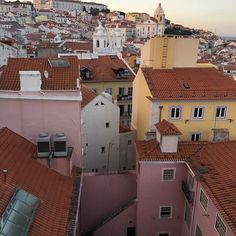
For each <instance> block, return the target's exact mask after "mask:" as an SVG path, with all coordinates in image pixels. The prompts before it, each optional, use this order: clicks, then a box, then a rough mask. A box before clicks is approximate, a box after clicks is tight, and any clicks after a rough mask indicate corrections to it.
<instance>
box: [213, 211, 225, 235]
mask: <svg viewBox="0 0 236 236" xmlns="http://www.w3.org/2000/svg"><path fill="white" fill-rule="evenodd" d="M217 216H218V217H219V218H220V220H221V222H222V223H223V225H224V226H225V234H224V235H223V236H226V235H227V226H226V224H225V222H224V221H223V220H222V217H221V216H220V215H219V214H218V213H217V214H216V218H215V224H214V228H215V230H216V232H217V234H218V235H219V236H222V235H220V233H219V232H218V230H217V228H216V220H217Z"/></svg>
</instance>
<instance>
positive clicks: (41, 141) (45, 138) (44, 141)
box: [37, 133, 51, 157]
mask: <svg viewBox="0 0 236 236" xmlns="http://www.w3.org/2000/svg"><path fill="white" fill-rule="evenodd" d="M50 152H51V142H50V136H49V134H48V133H41V134H39V136H38V138H37V154H38V157H49V154H50Z"/></svg>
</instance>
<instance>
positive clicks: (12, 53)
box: [0, 41, 18, 67]
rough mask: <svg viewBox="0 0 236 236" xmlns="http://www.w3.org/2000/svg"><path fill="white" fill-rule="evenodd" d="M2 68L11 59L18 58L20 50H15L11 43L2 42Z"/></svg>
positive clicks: (0, 47)
mask: <svg viewBox="0 0 236 236" xmlns="http://www.w3.org/2000/svg"><path fill="white" fill-rule="evenodd" d="M0 55H1V57H0V67H2V66H3V65H6V64H7V60H8V58H9V57H17V56H18V50H17V48H15V47H14V46H13V45H12V43H11V42H8V41H0Z"/></svg>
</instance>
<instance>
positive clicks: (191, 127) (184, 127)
mask: <svg viewBox="0 0 236 236" xmlns="http://www.w3.org/2000/svg"><path fill="white" fill-rule="evenodd" d="M160 105H162V106H163V110H162V117H161V118H162V119H166V120H169V121H171V122H172V123H174V124H175V125H176V127H177V128H178V129H179V130H180V131H181V132H182V133H183V135H182V136H181V140H189V138H190V134H191V133H194V132H199V133H202V136H201V137H202V140H206V141H208V140H209V138H210V135H211V129H212V128H227V129H229V133H230V139H231V140H236V119H234V118H235V117H236V101H171V102H168V101H166V102H160ZM172 106H181V107H182V117H181V119H180V120H171V119H169V109H170V107H172ZM193 106H204V107H205V109H204V118H203V119H202V120H193V119H192V108H193ZM217 106H226V107H227V113H226V118H225V119H222V120H220V119H217V120H216V122H215V111H216V107H217ZM158 118H159V117H157V120H158ZM229 119H233V120H234V121H232V122H230V121H229Z"/></svg>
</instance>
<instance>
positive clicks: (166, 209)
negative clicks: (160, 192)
mask: <svg viewBox="0 0 236 236" xmlns="http://www.w3.org/2000/svg"><path fill="white" fill-rule="evenodd" d="M171 216H172V207H171V206H161V207H160V218H171Z"/></svg>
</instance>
